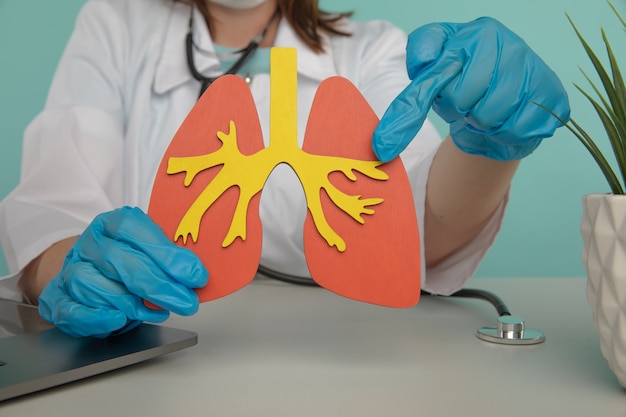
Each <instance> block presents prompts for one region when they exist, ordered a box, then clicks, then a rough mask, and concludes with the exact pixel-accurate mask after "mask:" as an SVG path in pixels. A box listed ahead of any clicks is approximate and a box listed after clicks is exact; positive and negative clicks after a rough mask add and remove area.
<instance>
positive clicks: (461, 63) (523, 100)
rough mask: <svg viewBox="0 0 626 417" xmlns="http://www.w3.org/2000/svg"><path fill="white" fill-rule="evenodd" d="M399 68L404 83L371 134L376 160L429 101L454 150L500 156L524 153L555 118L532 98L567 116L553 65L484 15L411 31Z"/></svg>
mask: <svg viewBox="0 0 626 417" xmlns="http://www.w3.org/2000/svg"><path fill="white" fill-rule="evenodd" d="M407 69H408V73H409V77H410V78H411V80H412V81H411V84H410V85H409V86H408V87H407V88H406V89H405V90H404V91H403V92H402V93H400V95H399V96H398V97H397V98H396V99H395V101H394V102H393V103H392V104H391V105H390V107H389V108H388V110H387V112H386V113H385V115H384V116H383V118H382V119H381V121H380V124H379V126H378V128H377V130H376V132H375V133H374V138H373V147H374V152H375V153H376V155H377V156H378V158H379V159H380V160H381V161H384V162H386V161H389V160H391V159H393V158H395V157H396V156H397V155H398V154H399V153H400V152H401V151H402V150H403V149H404V148H405V147H406V146H407V145H408V143H409V142H410V141H411V140H412V139H413V137H414V136H415V134H416V133H417V131H418V130H419V129H420V127H421V126H422V124H423V123H424V120H425V119H426V116H427V113H428V111H429V110H430V108H431V106H432V108H433V110H434V111H435V112H436V113H437V114H438V115H439V116H441V117H442V118H443V119H444V120H445V121H447V122H448V123H450V136H451V138H452V140H453V142H454V143H455V144H456V146H457V147H458V148H459V149H461V150H462V151H464V152H467V153H469V154H476V155H483V156H486V157H489V158H492V159H496V160H501V161H508V160H516V159H521V158H523V157H525V156H526V155H528V154H529V153H531V152H532V151H533V150H535V148H536V147H537V146H539V143H540V142H541V140H542V139H544V138H546V137H549V136H552V135H553V133H554V131H555V130H556V128H558V127H559V126H560V125H561V124H560V123H559V122H558V120H557V119H556V118H555V117H553V116H552V115H551V114H550V113H549V112H547V111H546V110H545V109H543V108H541V107H540V106H538V105H537V104H536V103H539V104H541V105H543V106H545V107H547V108H549V109H551V110H552V111H554V112H555V113H556V114H557V115H559V116H560V117H561V118H563V119H564V120H567V119H568V118H569V111H570V109H569V104H568V99H567V94H566V92H565V90H564V88H563V86H562V84H561V82H560V81H559V79H558V78H557V76H556V75H555V74H554V72H552V70H550V68H548V66H547V65H546V64H545V63H544V62H543V61H542V60H541V59H540V58H539V57H538V56H537V55H536V54H535V53H534V52H533V51H532V50H531V49H530V48H529V47H528V46H527V45H526V44H525V43H524V41H523V40H522V39H520V38H519V37H518V36H516V35H515V34H514V33H512V32H511V31H510V30H508V29H507V28H506V27H505V26H503V25H502V24H500V23H499V22H497V21H496V20H494V19H491V18H480V19H477V20H474V21H472V22H469V23H465V24H456V23H434V24H429V25H426V26H423V27H421V28H419V29H417V30H415V31H414V32H413V33H412V34H411V35H410V36H409V41H408V45H407Z"/></svg>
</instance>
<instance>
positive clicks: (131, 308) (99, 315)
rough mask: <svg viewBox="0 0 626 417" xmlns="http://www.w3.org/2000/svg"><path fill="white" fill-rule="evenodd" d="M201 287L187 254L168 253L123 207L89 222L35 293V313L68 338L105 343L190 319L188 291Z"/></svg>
mask: <svg viewBox="0 0 626 417" xmlns="http://www.w3.org/2000/svg"><path fill="white" fill-rule="evenodd" d="M207 280H208V272H207V270H206V268H205V267H204V266H203V265H202V262H201V261H200V259H199V258H198V257H197V256H196V255H195V254H194V253H193V252H192V251H190V250H189V249H186V248H181V247H179V246H176V245H175V244H174V243H173V242H172V241H171V240H169V239H168V238H167V237H166V236H165V234H164V233H163V231H162V230H161V228H160V227H159V226H158V225H156V224H155V223H154V222H153V221H152V220H151V219H150V217H148V215H146V214H145V213H144V212H143V211H141V210H140V209H138V208H130V207H124V208H121V209H117V210H114V211H111V212H108V213H104V214H101V215H99V216H98V217H96V218H95V219H94V221H93V222H92V223H91V224H90V225H89V226H88V227H87V229H86V230H85V232H84V233H83V234H82V235H81V236H80V237H79V238H78V240H77V241H76V243H75V244H74V246H73V247H72V249H71V250H70V251H69V253H68V255H67V257H66V258H65V262H64V264H63V268H62V270H61V272H60V273H59V274H58V275H56V276H55V277H54V278H53V279H52V280H51V281H50V282H49V283H48V285H47V286H46V287H45V288H44V290H43V291H42V293H41V296H40V297H39V312H40V314H41V316H42V317H43V318H44V319H45V320H47V321H49V322H51V323H53V324H54V325H55V326H56V327H57V328H59V329H60V330H61V331H63V332H65V333H68V334H70V335H72V336H75V337H80V336H95V337H106V336H109V335H110V334H118V333H123V332H125V331H128V330H130V329H132V328H134V327H136V326H137V325H139V324H140V323H141V322H143V321H148V322H162V321H164V320H166V319H167V318H168V317H169V314H170V312H174V313H176V314H180V315H191V314H194V313H195V312H196V311H197V310H198V306H199V301H198V296H197V294H196V293H195V292H194V290H193V288H199V287H202V286H204V285H206V283H207ZM144 299H145V300H148V301H150V302H152V303H153V304H155V305H157V306H159V307H161V308H162V309H163V310H155V309H151V308H149V307H147V306H146V305H145V304H144Z"/></svg>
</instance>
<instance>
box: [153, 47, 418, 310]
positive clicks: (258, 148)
mask: <svg viewBox="0 0 626 417" xmlns="http://www.w3.org/2000/svg"><path fill="white" fill-rule="evenodd" d="M272 53H274V51H272ZM279 54H280V55H279ZM279 54H277V56H278V57H275V56H274V55H273V58H272V75H271V77H272V78H271V82H272V83H273V84H272V91H273V93H272V94H274V93H276V95H277V96H278V99H276V98H274V97H272V100H273V101H272V107H271V108H272V112H274V113H273V116H271V119H272V120H271V124H272V126H274V127H276V126H279V127H280V129H277V130H276V132H280V134H278V136H280V137H279V138H277V142H276V143H279V145H278V147H277V146H276V145H275V144H274V141H273V138H270V146H269V147H268V148H267V149H264V145H263V138H262V133H261V128H260V124H259V120H258V114H257V112H256V108H255V105H254V101H253V99H252V96H251V93H250V91H249V88H248V86H247V85H246V83H245V82H244V81H243V80H241V79H240V78H239V77H236V76H224V77H221V78H220V79H218V80H217V81H216V82H215V83H213V85H211V87H210V88H209V89H208V90H207V91H206V92H205V93H204V95H203V96H202V97H201V98H200V100H199V101H198V103H196V105H195V106H194V108H193V109H192V110H191V112H190V113H189V115H188V117H187V118H186V119H185V121H184V122H183V124H182V125H181V127H180V129H179V130H178V132H177V133H176V135H175V136H174V138H173V140H172V142H171V144H170V145H169V147H168V149H167V151H166V153H165V155H164V157H163V160H162V162H161V165H160V167H159V170H158V172H157V175H156V178H155V182H154V186H153V190H152V196H151V200H150V206H149V209H148V213H149V214H150V216H152V218H153V220H154V221H155V222H156V223H157V224H159V225H160V226H161V227H162V228H163V230H164V232H165V234H166V235H167V236H170V237H171V238H172V239H173V240H174V241H175V242H176V243H177V244H178V245H181V246H185V247H188V248H190V249H191V250H193V251H194V252H195V253H196V254H197V255H198V256H199V257H200V259H201V260H202V262H203V263H204V265H205V266H206V268H207V269H208V271H209V283H208V285H207V286H206V287H204V288H202V289H199V290H198V294H199V296H200V300H201V301H208V300H213V299H216V298H219V297H223V296H225V295H227V294H230V293H232V292H234V291H236V290H238V289H240V288H242V287H244V286H245V285H247V284H248V283H249V282H250V281H251V280H252V279H253V278H254V276H255V273H256V270H257V267H258V265H259V260H260V257H261V243H262V230H261V222H260V218H259V201H260V197H261V192H260V191H258V192H256V191H255V192H256V194H254V192H250V193H249V194H250V195H253V194H254V196H253V197H252V199H251V201H250V204H249V205H248V209H247V217H246V218H245V227H244V229H245V239H242V238H236V239H234V240H233V241H232V243H231V244H229V245H226V246H224V247H223V243H224V239H225V236H226V235H227V233H228V230H229V228H230V227H231V222H232V219H233V214H234V212H235V208H236V206H237V202H238V200H239V197H240V194H245V193H244V192H243V190H244V189H246V190H247V188H246V187H244V185H241V184H243V183H247V181H246V180H247V179H250V178H260V181H261V182H259V183H258V184H257V185H258V189H259V190H260V188H261V187H262V185H263V184H264V182H265V180H266V179H267V178H262V177H263V176H264V175H269V172H270V171H271V169H272V168H273V166H271V164H272V163H280V162H284V163H290V160H291V164H292V167H294V170H296V174H298V169H296V167H295V165H297V166H299V167H300V169H308V170H309V171H307V172H309V173H311V172H313V173H316V174H317V173H318V170H317V169H318V168H317V167H318V165H312V163H313V162H310V161H314V160H315V161H318V162H319V156H325V157H326V156H334V157H341V158H346V159H349V161H348V162H347V164H348V165H347V166H349V167H352V163H353V162H355V163H363V161H369V162H367V165H368V166H370V167H374V166H375V164H374V165H372V164H371V163H370V162H371V161H376V157H375V156H374V153H373V152H372V150H371V138H372V132H373V130H374V128H375V127H376V124H377V123H378V119H377V117H376V115H375V114H374V112H373V111H372V109H371V108H370V106H369V105H368V103H367V102H366V100H365V99H364V98H363V96H362V95H361V94H360V93H359V92H358V90H357V89H356V88H355V87H354V86H353V85H352V84H351V83H350V82H349V81H348V80H346V79H344V78H340V77H332V78H329V79H327V80H325V81H324V82H323V83H322V84H321V86H320V87H319V89H318V91H317V95H316V97H315V100H314V103H313V106H312V109H311V113H310V116H309V120H308V125H307V129H306V132H305V140H304V145H303V148H302V150H300V149H298V148H297V147H293V144H291V143H290V142H289V141H290V140H291V139H290V138H291V137H292V136H294V137H295V134H294V133H293V132H294V131H295V117H294V115H295V114H296V113H295V111H294V109H293V103H295V100H294V97H295V94H296V90H297V88H296V78H295V74H296V69H295V53H294V54H293V55H291V54H290V53H289V52H288V51H287V53H285V51H280V52H279ZM292 57H293V59H292ZM275 63H276V66H277V67H278V68H277V69H276V70H275V68H274V65H275ZM277 74H278V75H277ZM277 86H279V87H277ZM292 93H293V94H292ZM274 100H276V101H274ZM277 103H279V104H277ZM281 109H282V110H283V111H284V113H283V112H281ZM285 109H288V110H289V111H286V110H285ZM275 113H280V114H278V116H277V115H276V114H275ZM287 119H289V120H287ZM292 119H293V120H292ZM231 121H233V122H234V126H236V129H234V126H233V125H231ZM283 123H284V124H283ZM234 130H236V142H235V137H234V136H232V138H233V141H232V142H231V144H232V145H234V144H236V147H238V148H239V150H238V151H237V152H236V154H234V155H235V156H234V158H231V159H229V160H228V161H229V162H228V164H226V165H227V166H228V167H230V168H229V169H227V168H224V167H223V166H219V165H216V164H214V162H215V161H214V160H213V159H215V160H217V158H216V157H215V155H216V152H218V150H220V148H225V147H226V142H224V143H222V141H220V139H219V138H218V136H217V135H218V133H217V132H224V133H229V132H231V133H232V132H233V131H234ZM270 130H272V129H270ZM272 131H273V130H272ZM222 139H223V137H222ZM275 139H276V138H275ZM294 140H296V139H294ZM294 143H295V142H294ZM236 147H235V149H236ZM223 150H224V149H221V150H220V152H222V151H223ZM277 150H278V152H275V151H277ZM281 150H282V151H281ZM241 155H245V156H246V157H248V160H247V161H243V162H242V160H243V159H245V158H240V156H241ZM307 155H308V156H307ZM311 155H315V156H314V157H311ZM264 156H269V158H265V159H264V160H263V159H262V158H263V157H264ZM294 156H295V158H296V159H297V161H298V163H297V164H295V162H294V161H295V160H296V159H294V158H292V157H294ZM189 157H202V158H205V159H203V160H202V164H204V163H205V162H206V161H209V163H207V165H206V166H211V168H207V169H202V170H200V169H199V168H195V170H197V171H199V173H197V175H195V177H193V180H191V181H189V178H187V177H186V173H185V172H178V171H176V170H173V171H174V172H178V173H172V171H170V173H168V164H170V163H171V160H170V158H174V159H176V158H187V159H189ZM212 158H213V159H212ZM195 159H196V160H197V159H199V158H195ZM328 160H330V159H326V160H324V161H328ZM211 161H212V162H211ZM252 161H256V163H252ZM277 161H278V162H277ZM302 161H305V162H304V164H305V165H302ZM185 163H187V161H185ZM333 163H335V162H334V161H333ZM343 163H346V161H343ZM202 164H200V165H202ZM237 164H241V165H237ZM214 165H215V166H214ZM226 165H224V166H226ZM261 165H263V169H261V168H260V166H261ZM202 166H204V165H202ZM233 166H234V170H232V171H231V169H233ZM185 167H187V165H185ZM333 167H334V165H333ZM185 169H188V168H185ZM379 169H381V170H382V171H384V172H385V173H386V174H387V176H388V179H387V180H380V179H374V178H373V177H372V178H370V177H368V176H366V175H362V174H360V173H358V172H357V171H355V170H352V172H354V173H355V175H356V180H355V181H351V180H350V179H348V178H346V176H345V175H344V174H343V173H340V172H332V173H330V175H328V177H327V178H328V180H329V181H330V183H331V184H332V185H331V186H329V187H330V188H333V187H334V189H335V191H337V190H338V191H339V192H340V193H341V194H342V195H343V196H344V197H346V198H352V197H351V196H361V197H362V198H363V199H380V198H382V199H383V201H382V203H379V204H373V205H371V206H369V208H371V209H373V210H374V214H366V215H364V216H363V220H364V222H363V224H361V223H359V222H357V221H355V220H354V219H353V218H352V217H350V216H349V215H347V214H346V213H345V212H344V211H343V210H341V209H340V208H339V207H338V205H336V204H335V203H333V202H332V201H331V200H330V199H329V198H328V195H327V194H326V192H327V191H326V190H325V189H324V188H323V187H320V188H319V193H320V199H321V205H322V210H321V211H322V212H323V217H324V218H325V221H326V222H327V223H328V225H329V226H330V228H332V230H333V231H334V232H336V233H337V235H339V236H340V237H341V239H343V241H344V242H345V250H343V251H339V250H338V248H337V247H335V246H330V245H329V243H328V242H327V241H326V240H325V239H324V238H323V237H322V236H321V234H320V232H319V230H318V229H317V227H316V225H315V224H314V223H313V221H312V216H311V211H309V215H308V217H307V220H306V223H305V231H304V248H305V254H306V259H307V264H308V267H309V271H310V273H311V276H312V277H313V279H314V280H315V281H316V282H317V283H319V284H320V285H321V286H323V287H325V288H327V289H329V290H330V291H333V292H335V293H337V294H340V295H342V296H345V297H349V298H353V299H356V300H359V301H365V302H369V303H374V304H379V305H384V306H392V307H409V306H412V305H414V304H416V303H417V302H418V300H419V294H420V245H419V241H420V239H419V232H418V226H417V220H416V217H415V209H414V206H413V199H412V195H411V188H410V186H409V181H408V178H407V175H406V172H405V170H404V167H403V166H402V163H401V161H400V159H399V158H396V159H395V160H394V161H392V162H390V163H387V164H384V165H382V166H380V167H379ZM220 170H224V171H223V172H222V174H219V175H218V173H220V172H221V171H220ZM258 170H260V171H261V172H260V173H259V172H257V171H258ZM348 171H349V170H348ZM319 172H321V171H319ZM326 172H330V171H326ZM226 173H228V175H227V174H226ZM239 173H243V175H245V176H244V177H243V178H242V177H240V178H239V180H240V181H242V182H237V178H234V177H236V176H238V175H239ZM313 176H315V177H316V178H317V176H316V175H313ZM231 177H232V178H231ZM301 178H302V177H301ZM322 178H326V177H322ZM186 179H187V180H188V181H187V183H188V186H185V185H184V184H185V183H186V181H185V180H186ZM229 181H230V182H229ZM216 184H217V185H216ZM220 184H222V186H221V187H222V188H227V185H228V184H231V185H232V186H229V187H230V188H228V189H227V190H226V191H225V192H224V194H222V195H221V196H219V198H217V199H215V200H214V202H212V204H206V206H207V207H208V209H207V210H206V212H204V211H202V213H204V214H201V215H199V216H198V218H199V219H200V218H201V221H200V220H198V221H197V222H195V224H198V223H199V225H200V226H199V229H196V230H197V240H196V241H195V242H194V241H193V240H192V238H190V237H189V238H187V241H186V243H183V238H178V239H177V237H178V236H177V235H178V232H177V229H178V228H179V223H180V222H181V219H183V217H184V216H185V214H186V213H187V211H188V209H189V208H190V207H192V205H193V204H194V202H197V201H206V200H205V197H204V196H205V195H206V194H203V193H205V192H206V190H207V189H208V188H207V187H208V186H209V185H210V187H212V188H211V189H214V188H216V187H217V188H218V189H219V188H220ZM234 184H238V185H234ZM239 185H241V186H239ZM249 185H250V184H247V186H249ZM309 186H310V185H309ZM250 188H251V189H252V190H255V187H250ZM314 189H315V188H314ZM248 191H249V190H248ZM309 191H310V188H309ZM313 195H314V194H313ZM209 200H210V199H209ZM378 201H380V200H378ZM309 203H310V202H309ZM309 207H311V206H310V205H309ZM318 213H319V211H318ZM242 219H243V217H242ZM185 230H186V229H185ZM183 236H184V237H187V236H188V234H187V233H184V234H183ZM194 237H195V236H194Z"/></svg>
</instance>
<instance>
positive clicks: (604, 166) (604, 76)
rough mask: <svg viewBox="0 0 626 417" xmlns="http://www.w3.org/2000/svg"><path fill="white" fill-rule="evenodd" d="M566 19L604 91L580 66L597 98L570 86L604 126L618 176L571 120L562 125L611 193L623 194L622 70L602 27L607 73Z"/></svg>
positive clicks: (625, 103)
mask: <svg viewBox="0 0 626 417" xmlns="http://www.w3.org/2000/svg"><path fill="white" fill-rule="evenodd" d="M608 3H609V6H610V7H611V9H613V12H614V13H615V15H616V16H617V18H618V19H619V20H620V22H621V24H622V26H623V28H624V31H626V21H625V20H624V19H623V18H622V16H621V15H620V14H619V12H618V11H617V9H616V8H615V6H613V4H611V3H610V2H608ZM567 18H568V20H569V22H570V24H571V25H572V27H573V28H574V31H575V32H576V35H577V36H578V39H579V40H580V42H581V43H582V45H583V47H584V49H585V51H586V52H587V56H588V57H589V59H590V60H591V62H592V64H593V66H594V68H595V71H596V73H597V75H598V76H599V78H600V81H601V83H602V87H603V89H604V94H603V93H602V92H601V91H600V89H599V88H598V87H597V86H596V85H595V84H594V83H593V81H592V80H591V78H590V77H589V76H588V75H587V74H586V73H585V72H584V71H583V70H582V69H581V72H582V73H583V75H584V76H585V78H586V79H587V81H588V82H589V84H590V85H591V87H592V88H593V90H594V91H595V93H596V95H597V96H598V99H595V98H594V97H592V96H591V94H589V93H587V92H586V91H585V90H584V89H583V88H581V87H580V86H579V85H577V84H574V86H575V87H576V88H577V89H578V90H579V91H580V92H581V93H582V94H583V95H584V96H585V97H586V98H587V99H588V100H589V102H590V103H591V105H592V106H593V108H594V110H595V111H596V113H597V114H598V116H599V118H600V120H601V122H602V125H603V126H604V130H605V131H606V134H607V136H608V139H609V141H610V143H611V147H612V150H613V155H614V156H615V159H616V161H617V167H618V173H619V175H620V177H621V179H620V178H618V176H617V174H616V173H615V171H614V170H613V168H612V167H611V165H610V164H609V162H608V161H607V159H606V157H605V156H604V155H603V153H602V151H601V150H600V148H599V147H598V146H597V144H596V142H595V141H594V140H593V139H592V138H591V135H589V134H588V133H587V132H586V131H585V130H584V129H583V128H582V127H581V126H580V125H579V124H578V123H576V121H575V120H573V119H570V121H569V122H568V123H564V121H563V120H561V122H562V123H564V124H565V126H566V127H567V128H568V129H569V130H570V131H571V132H572V133H573V134H574V135H576V137H577V138H578V139H579V140H580V142H582V144H583V145H584V146H585V147H586V148H587V150H588V151H589V153H591V155H592V156H593V158H594V159H595V161H596V162H597V164H598V166H599V167H600V169H601V170H602V173H603V174H604V176H605V178H606V180H607V181H608V183H609V186H610V187H611V191H612V193H613V194H625V192H624V190H625V189H626V86H625V85H624V78H623V77H622V73H621V71H620V68H619V64H618V62H617V60H616V58H615V54H614V53H613V49H612V48H611V45H610V43H609V40H608V38H607V36H606V33H605V31H604V29H602V40H603V41H604V45H605V46H606V51H607V55H608V58H609V64H610V71H611V72H610V74H609V72H608V71H607V70H606V69H605V67H604V65H603V64H602V62H601V61H600V59H598V56H597V55H596V54H595V52H594V51H593V50H592V49H591V47H590V46H589V44H588V43H587V42H586V41H585V39H584V38H583V37H582V35H581V34H580V32H579V31H578V28H577V27H576V25H575V24H574V22H573V21H572V19H571V18H570V16H569V15H567Z"/></svg>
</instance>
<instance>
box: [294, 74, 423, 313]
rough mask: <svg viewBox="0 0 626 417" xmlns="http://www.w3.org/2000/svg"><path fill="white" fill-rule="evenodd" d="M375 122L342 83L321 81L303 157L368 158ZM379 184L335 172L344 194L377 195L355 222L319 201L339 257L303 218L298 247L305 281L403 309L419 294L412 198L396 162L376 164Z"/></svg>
mask: <svg viewBox="0 0 626 417" xmlns="http://www.w3.org/2000/svg"><path fill="white" fill-rule="evenodd" d="M377 123H378V117H377V116H376V114H375V113H374V111H373V110H372V109H371V107H370V106H369V104H368V103H367V102H366V100H365V99H364V98H363V96H362V95H361V93H360V92H359V91H358V90H357V89H356V87H354V85H352V84H351V83H350V82H349V81H348V80H346V79H344V78H340V77H332V78H328V79H326V80H325V81H324V82H323V83H322V84H321V85H320V87H319V89H318V91H317V94H316V96H315V100H314V102H313V107H312V109H311V114H310V116H309V120H308V125H307V130H306V135H305V139H304V145H303V147H302V149H303V150H305V151H306V152H308V153H312V154H317V155H332V156H341V157H347V158H352V159H359V160H369V161H375V160H376V156H375V155H374V152H373V151H372V146H371V141H372V132H373V131H374V128H375V127H376V125H377ZM381 169H382V170H383V171H385V172H386V173H387V174H388V175H389V179H388V180H386V181H376V180H372V179H370V178H367V177H363V176H359V177H358V178H357V181H350V180H348V179H347V178H346V177H345V176H344V175H342V174H339V173H333V174H331V177H330V178H331V182H332V183H333V184H334V185H335V186H337V188H339V189H341V190H342V191H344V192H346V193H348V194H351V195H362V196H363V197H364V198H371V197H381V198H383V199H384V201H383V202H382V203H381V204H378V205H375V206H372V208H373V209H374V210H375V214H373V215H367V216H364V219H365V222H364V223H363V224H359V223H357V222H356V221H354V220H353V219H351V218H350V217H349V216H347V215H346V214H345V213H344V212H343V211H341V210H340V209H339V208H338V207H337V206H336V205H334V204H333V203H332V202H331V201H330V200H329V199H328V198H327V197H326V196H324V195H323V196H322V205H323V207H324V213H325V215H326V218H327V219H328V220H329V223H330V225H331V226H332V227H333V229H335V230H336V231H337V232H338V234H339V235H340V236H342V237H343V238H344V240H345V241H346V250H345V251H344V252H339V251H337V250H336V248H334V247H330V246H328V244H327V243H326V241H325V240H324V239H322V238H321V237H320V235H319V233H317V230H316V228H315V225H314V224H313V221H312V219H311V216H310V214H309V216H308V217H307V220H306V224H305V229H304V233H305V234H304V248H305V252H306V260H307V265H308V267H309V272H310V273H311V276H313V277H314V279H315V281H316V282H317V283H319V284H320V285H321V286H322V287H324V288H326V289H328V290H330V291H333V292H335V293H337V294H340V295H343V296H345V297H349V298H353V299H356V300H360V301H366V302H369V303H374V304H380V305H386V306H393V307H409V306H412V305H415V304H416V303H417V302H418V300H419V294H420V246H419V241H420V240H419V234H418V226H417V220H416V217H415V208H414V205H413V197H412V194H411V188H410V185H409V180H408V178H407V175H406V171H405V169H404V167H403V165H402V162H401V160H400V158H396V159H394V160H393V161H391V162H390V163H387V164H384V165H383V166H381Z"/></svg>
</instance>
